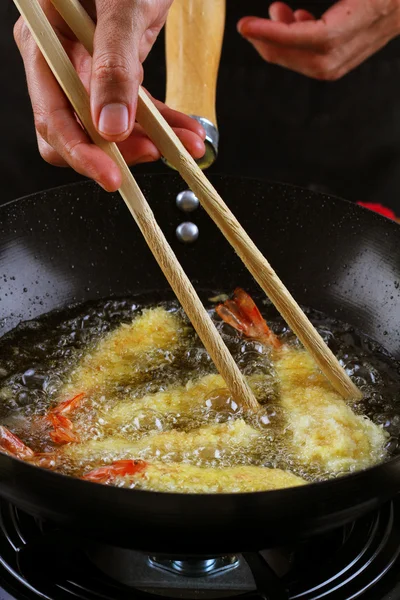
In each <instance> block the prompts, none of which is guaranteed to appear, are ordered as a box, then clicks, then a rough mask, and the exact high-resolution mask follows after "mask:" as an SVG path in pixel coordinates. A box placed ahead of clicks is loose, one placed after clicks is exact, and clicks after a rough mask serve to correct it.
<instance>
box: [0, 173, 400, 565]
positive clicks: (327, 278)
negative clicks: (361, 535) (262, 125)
mask: <svg viewBox="0 0 400 600" xmlns="http://www.w3.org/2000/svg"><path fill="white" fill-rule="evenodd" d="M138 179H139V183H140V185H141V187H142V189H143V190H144V192H145V194H146V196H147V198H148V199H149V201H150V204H151V206H152V207H153V210H154V212H155V215H156V217H157V219H158V220H159V222H160V224H161V226H162V228H163V230H164V232H165V233H166V235H167V237H168V239H169V241H170V243H171V244H172V246H173V248H174V250H175V252H176V253H177V255H178V258H179V260H180V261H181V263H182V265H183V267H184V268H185V270H186V271H187V273H188V274H189V276H190V277H191V279H192V281H193V282H194V284H195V286H196V288H197V289H198V290H199V292H200V291H201V290H202V289H203V290H207V291H209V290H210V289H213V290H215V291H220V290H221V289H223V290H226V291H231V290H232V289H233V288H234V287H235V286H237V285H240V286H242V287H244V288H246V289H248V290H249V291H250V292H251V293H254V292H256V291H257V287H256V285H255V283H254V282H253V280H252V278H251V276H250V275H249V274H248V272H247V271H246V269H245V268H244V267H243V265H242V264H241V262H240V261H239V259H238V258H237V257H236V256H235V254H234V252H233V250H232V249H231V247H230V246H229V245H228V243H227V242H226V241H225V239H224V238H223V237H222V235H221V234H220V232H219V231H218V230H217V228H216V226H215V225H214V224H213V223H212V222H211V220H210V219H209V217H208V216H207V215H206V213H205V212H204V211H203V210H199V211H198V213H197V214H195V215H194V216H192V219H193V220H195V222H196V223H197V224H198V226H199V229H200V236H199V239H198V241H197V242H196V243H194V244H193V245H191V246H190V245H189V246H185V245H182V244H181V243H179V242H178V241H177V240H176V238H175V228H176V227H177V225H178V224H179V223H180V222H181V221H182V220H183V218H182V213H180V212H179V211H178V209H177V208H176V206H175V197H176V194H177V193H178V192H179V191H181V190H182V189H184V186H183V185H182V181H181V180H180V179H179V178H178V177H177V176H175V175H173V174H170V175H165V176H163V175H157V176H147V177H146V176H141V177H140V178H138ZM213 182H214V183H215V185H216V187H217V189H218V190H219V191H220V192H221V194H222V196H223V197H224V199H225V200H226V201H227V203H228V204H229V205H230V207H231V208H232V209H233V212H234V213H235V214H236V215H237V217H238V218H239V220H240V221H241V222H242V224H243V225H244V227H245V229H246V230H247V231H248V232H249V234H250V235H251V237H252V238H253V239H254V241H255V243H256V244H257V245H258V246H259V247H260V249H261V250H262V251H263V253H264V254H265V255H266V256H267V257H268V258H269V260H270V261H271V263H272V265H273V266H274V268H275V269H276V270H277V272H278V274H279V275H280V276H281V278H282V279H283V281H284V282H285V283H286V285H287V286H288V287H289V289H290V290H291V292H292V293H293V294H294V296H295V298H296V299H297V301H298V302H300V303H301V304H303V305H306V306H311V307H313V308H315V309H319V310H321V311H323V312H325V313H327V314H328V315H331V316H335V317H337V318H339V319H340V320H343V321H346V322H348V323H350V324H351V325H353V326H354V327H356V328H357V329H359V330H361V331H363V332H364V333H366V334H367V335H369V336H371V337H372V338H373V339H375V340H376V341H377V342H379V343H381V344H382V345H383V346H384V347H385V348H386V349H387V350H388V351H389V352H390V353H391V354H392V355H393V356H395V357H396V358H397V359H400V327H399V317H400V254H399V248H400V227H399V226H398V225H397V224H395V223H393V222H391V221H389V220H387V219H385V218H383V217H380V216H378V215H375V214H373V213H371V212H369V211H367V210H365V209H363V208H360V207H358V206H355V205H353V204H350V203H347V202H344V201H342V200H338V199H334V198H329V197H327V196H322V195H319V194H315V193H310V192H307V191H304V190H301V189H298V188H293V187H289V186H285V185H278V184H275V185H270V184H268V183H265V182H259V181H252V180H240V179H225V178H222V177H213ZM0 277H1V283H0V286H1V287H0V327H1V329H0V331H1V332H4V333H5V332H7V331H9V330H10V329H11V328H13V327H14V326H16V325H17V324H18V322H19V321H21V320H27V319H32V318H34V317H37V316H38V315H40V314H43V313H46V312H48V311H51V310H53V309H56V308H57V309H58V308H62V307H65V306H66V305H68V304H71V303H75V302H83V301H87V300H90V299H94V298H99V297H107V296H126V295H128V294H135V293H139V292H140V293H141V294H142V293H143V292H145V291H149V292H150V291H153V290H158V291H160V290H161V291H162V290H168V285H167V284H166V281H165V280H164V277H163V275H162V273H161V272H160V270H159V268H158V266H157V265H156V263H155V261H154V260H153V258H152V256H151V254H150V252H149V250H148V249H147V247H146V245H145V243H144V241H143V239H142V238H141V235H140V234H139V231H138V229H137V227H136V225H135V223H134V221H133V220H132V219H131V217H130V216H129V213H128V211H127V209H126V208H125V205H124V204H123V202H122V200H121V199H120V198H119V196H117V195H115V196H112V197H110V196H109V195H107V194H106V193H105V192H102V191H101V190H100V189H99V188H98V187H97V186H95V185H94V184H91V183H84V184H77V185H73V186H68V187H64V188H59V189H55V190H50V191H48V192H44V193H42V194H37V195H34V196H30V197H27V198H24V199H22V200H18V201H15V202H12V203H10V204H8V205H6V206H4V207H3V208H1V209H0ZM24 288H25V289H27V292H24ZM399 489H400V457H397V458H393V459H392V460H390V461H388V462H387V463H385V464H382V465H379V466H377V467H374V468H371V469H369V470H367V471H364V472H361V473H357V474H354V475H351V476H346V477H342V478H340V479H337V480H335V481H329V482H324V483H318V484H312V485H308V486H305V487H300V488H295V489H292V490H282V491H274V492H262V493H253V494H241V495H233V494H224V495H183V494H160V493H153V492H146V491H137V490H128V489H120V488H114V487H107V486H102V485H98V484H93V483H89V482H85V481H81V480H77V479H72V478H68V477H65V476H62V475H59V474H56V473H52V472H49V471H45V470H42V469H39V468H37V467H34V466H30V465H28V464H26V463H24V462H21V461H19V460H16V459H13V458H10V457H8V456H5V455H2V454H0V494H1V495H2V496H3V497H4V498H6V499H8V500H9V501H11V502H13V503H15V504H16V505H17V506H19V507H21V508H22V509H24V510H26V511H28V512H30V513H32V514H34V515H37V516H40V517H45V518H49V519H53V520H54V521H57V522H58V523H61V524H63V525H65V526H66V527H69V528H75V529H79V530H80V531H81V532H82V533H83V534H84V535H87V536H88V537H91V536H94V537H98V538H101V539H102V540H103V541H108V542H110V543H114V544H116V545H120V546H128V547H133V548H136V549H140V550H144V551H151V552H158V553H167V554H170V555H171V554H175V555H179V556H183V555H188V554H190V555H197V554H212V555H216V554H218V553H226V552H235V551H244V550H256V549H261V548H265V547H267V546H270V545H276V544H283V543H286V542H288V541H289V540H294V539H298V538H299V537H303V536H308V535H312V534H316V533H318V532H323V531H326V530H328V529H331V528H333V527H336V526H339V525H340V524H343V523H345V522H347V521H350V520H352V519H354V518H356V517H358V516H359V515H361V514H363V513H365V512H367V511H370V510H372V509H374V508H375V507H377V506H378V505H380V504H381V503H383V502H384V501H386V500H387V499H389V498H391V497H393V496H394V495H395V494H396V493H397V492H398V491H399Z"/></svg>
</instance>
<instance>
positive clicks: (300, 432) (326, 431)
mask: <svg viewBox="0 0 400 600" xmlns="http://www.w3.org/2000/svg"><path fill="white" fill-rule="evenodd" d="M275 369H276V373H277V377H278V381H279V387H280V389H279V392H280V393H279V402H280V404H281V406H282V408H283V409H284V411H285V416H286V421H287V427H288V431H289V432H290V433H291V436H292V440H291V444H292V447H293V452H294V453H295V456H296V459H297V460H299V461H301V462H302V463H303V464H319V465H321V466H322V468H323V469H324V470H326V471H328V472H331V473H341V472H346V471H354V470H359V469H363V468H366V467H368V466H371V465H374V464H376V463H377V462H378V461H379V460H380V459H381V458H383V456H384V444H385V441H386V439H387V435H386V434H385V432H384V430H383V429H382V428H381V427H379V426H378V425H375V423H373V422H372V421H371V420H370V419H368V418H367V417H365V416H363V415H357V414H355V413H354V411H353V410H352V409H351V408H350V406H348V405H347V404H346V402H345V401H344V400H343V399H342V398H341V397H340V396H339V395H338V394H337V393H336V392H335V391H334V390H333V389H332V387H331V385H330V384H329V382H328V381H327V379H326V378H325V377H324V375H323V374H322V373H321V372H320V371H319V370H318V369H317V367H316V365H315V363H314V361H313V360H312V358H311V356H310V355H309V354H308V353H307V352H305V351H303V350H297V349H294V348H284V349H282V350H280V351H279V353H277V359H276V362H275Z"/></svg>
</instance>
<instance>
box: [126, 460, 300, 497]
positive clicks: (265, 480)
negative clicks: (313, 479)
mask: <svg viewBox="0 0 400 600" xmlns="http://www.w3.org/2000/svg"><path fill="white" fill-rule="evenodd" d="M123 480H124V481H123V485H125V486H131V487H133V486H134V487H138V488H142V489H146V490H152V491H156V492H180V493H192V494H193V493H194V494H218V493H227V494H229V493H245V492H260V491H267V490H277V489H281V488H290V487H297V486H300V485H304V484H305V483H306V482H305V481H304V479H302V478H301V477H297V476H296V475H293V474H292V473H289V472H287V471H282V470H281V469H267V468H265V467H254V466H238V467H228V468H224V469H218V468H204V467H196V466H193V465H186V464H182V463H173V464H168V465H166V464H160V463H152V464H148V465H147V466H146V467H145V468H144V469H143V471H142V472H138V473H137V474H136V475H134V476H132V477H130V478H129V477H127V478H123Z"/></svg>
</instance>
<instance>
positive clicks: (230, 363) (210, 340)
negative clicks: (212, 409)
mask: <svg viewBox="0 0 400 600" xmlns="http://www.w3.org/2000/svg"><path fill="white" fill-rule="evenodd" d="M14 3H15V5H16V6H17V8H18V10H19V12H20V13H21V15H22V16H23V18H24V19H25V21H26V24H27V26H28V28H29V29H30V31H31V33H32V35H33V37H34V39H35V41H36V43H37V45H38V46H39V48H40V50H41V52H42V54H43V56H44V57H45V59H46V61H47V63H48V65H49V67H50V68H51V70H52V72H53V74H54V76H55V77H56V79H57V81H58V83H59V84H60V86H61V88H62V90H63V91H64V93H65V95H66V96H67V98H68V99H69V101H70V102H71V104H72V106H73V108H74V110H75V112H76V114H77V115H78V117H79V119H80V121H81V123H82V124H83V126H84V127H85V130H86V132H87V133H88V135H89V136H90V138H91V139H92V140H93V142H94V143H95V144H96V145H97V146H99V147H100V148H101V149H102V150H103V151H104V152H106V153H107V154H108V156H110V157H111V158H112V159H113V160H114V162H115V163H116V164H117V165H118V167H119V169H120V171H121V174H122V185H121V188H120V190H119V192H120V194H121V196H122V198H123V199H124V201H125V203H126V205H127V206H128V208H129V210H130V212H131V214H132V216H133V218H134V219H135V221H136V223H137V225H138V226H139V229H140V231H141V232H142V234H143V236H144V238H145V240H146V242H147V244H148V246H149V248H150V250H151V251H152V253H153V255H154V257H155V259H156V260H157V262H158V264H159V266H160V268H161V269H162V271H163V273H164V275H165V277H166V278H167V280H168V282H169V284H170V286H171V287H172V289H173V290H174V292H175V294H176V296H177V298H178V299H179V301H180V303H181V305H182V307H183V309H184V310H185V312H186V314H187V316H188V317H189V319H190V320H191V322H192V324H193V326H194V328H195V330H196V332H197V333H198V335H199V337H200V339H201V341H202V342H203V344H204V346H205V348H206V349H207V351H208V353H209V355H210V356H211V358H212V360H213V361H214V363H215V365H216V367H217V369H218V371H219V372H220V373H221V375H222V377H223V378H224V380H225V382H226V384H227V386H228V388H229V391H230V392H231V394H232V396H233V397H234V399H235V400H236V402H238V404H239V405H240V406H243V407H245V408H246V409H248V410H252V411H256V410H257V409H258V403H257V401H256V399H255V398H254V395H253V393H252V391H251V390H250V388H249V386H248V384H247V382H246V380H245V379H244V377H243V375H242V374H241V372H240V371H239V369H238V367H237V365H236V363H235V361H234V360H233V358H232V355H231V354H230V352H229V350H228V348H227V347H226V345H225V344H224V342H223V340H222V338H221V336H220V335H219V333H218V331H217V328H216V327H215V325H214V324H213V322H212V320H211V318H210V316H209V315H208V313H207V311H206V310H205V308H204V306H203V304H202V303H201V301H200V299H199V297H198V296H197V294H196V291H195V289H194V287H193V286H192V284H191V282H190V280H189V278H188V277H187V275H186V273H185V272H184V270H183V268H182V266H181V265H180V263H179V261H178V259H177V258H176V256H175V254H174V253H173V251H172V249H171V247H170V246H169V244H168V242H167V240H166V239H165V237H164V234H163V232H162V231H161V229H160V227H159V225H158V223H157V221H156V220H155V217H154V215H153V213H152V211H151V208H150V206H149V205H148V203H147V201H146V199H145V197H144V196H143V194H142V192H141V190H140V188H139V186H138V184H137V183H136V181H135V179H134V177H133V175H132V173H131V171H130V170H129V167H128V165H127V164H126V162H125V160H124V158H123V156H122V154H121V153H120V151H119V149H118V147H117V145H116V144H113V143H109V142H107V141H105V140H104V139H103V138H102V137H101V136H100V134H99V133H98V132H97V130H96V128H95V126H94V125H93V121H92V117H91V111H90V100H89V95H88V93H87V92H86V89H85V87H84V85H83V83H82V82H81V80H80V78H79V76H78V74H77V72H76V71H75V69H74V67H73V65H72V63H71V61H70V59H69V58H68V55H67V54H66V52H65V50H64V48H63V47H62V45H61V42H60V41H59V39H58V37H57V35H56V34H55V32H54V31H53V28H52V27H51V25H50V23H49V21H48V19H47V17H46V15H45V14H44V12H43V10H42V8H41V7H40V5H39V2H38V1H37V0H14ZM54 4H55V5H56V7H57V8H59V9H60V12H61V14H62V16H63V17H64V18H65V20H66V21H67V22H68V23H69V24H70V25H71V28H72V30H73V31H75V32H78V31H79V32H80V35H82V39H85V40H86V42H87V47H88V49H89V48H93V33H94V25H93V23H92V22H91V20H90V18H89V16H88V15H87V13H86V12H85V11H83V9H82V7H81V5H80V3H79V2H77V1H75V0H55V1H54ZM82 11H83V12H82ZM83 13H84V14H83ZM85 15H86V17H85ZM83 19H86V23H85V21H84V20H83ZM75 21H77V27H75ZM89 21H90V23H89ZM85 45H86V44H85ZM142 93H143V94H144V95H146V94H145V93H144V92H143V90H142ZM146 98H147V96H146Z"/></svg>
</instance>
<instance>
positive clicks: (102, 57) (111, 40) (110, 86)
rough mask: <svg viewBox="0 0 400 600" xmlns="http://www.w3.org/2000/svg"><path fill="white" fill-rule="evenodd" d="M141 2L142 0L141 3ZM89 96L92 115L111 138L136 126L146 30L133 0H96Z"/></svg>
mask: <svg viewBox="0 0 400 600" xmlns="http://www.w3.org/2000/svg"><path fill="white" fill-rule="evenodd" d="M139 5H140V3H139ZM96 7H97V26H96V32H95V40H94V53H93V62H92V77H91V85H90V99H91V110H92V118H93V122H94V123H95V125H96V127H97V129H98V131H99V133H100V134H101V135H102V136H103V137H104V138H105V139H106V140H109V141H113V142H116V141H122V140H124V139H126V138H127V137H128V136H129V135H130V133H131V131H132V129H133V126H134V123H135V113H136V101H137V94H138V88H139V85H140V83H141V81H142V78H143V75H142V67H141V64H140V60H139V45H140V40H141V38H142V35H143V33H144V31H145V29H146V25H147V24H146V22H145V19H144V15H143V14H141V12H140V9H137V10H136V11H135V10H134V7H133V3H132V2H131V0H119V2H118V9H117V8H116V6H115V2H111V1H110V0H96Z"/></svg>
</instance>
